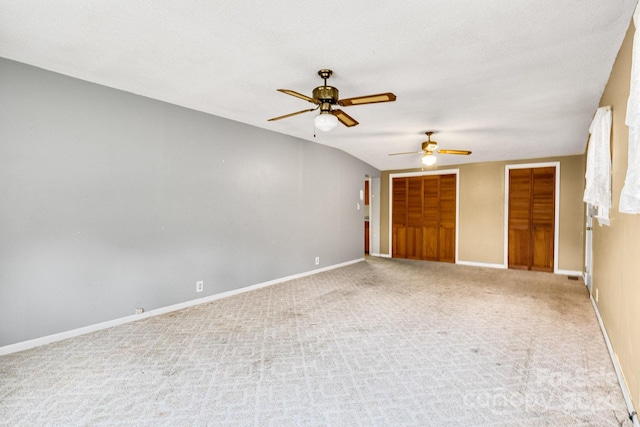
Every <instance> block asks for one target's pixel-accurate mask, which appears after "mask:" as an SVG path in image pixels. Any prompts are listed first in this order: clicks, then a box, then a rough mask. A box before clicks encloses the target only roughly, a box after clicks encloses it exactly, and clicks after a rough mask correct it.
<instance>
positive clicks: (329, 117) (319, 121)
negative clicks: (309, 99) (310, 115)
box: [313, 113, 338, 132]
mask: <svg viewBox="0 0 640 427" xmlns="http://www.w3.org/2000/svg"><path fill="white" fill-rule="evenodd" d="M313 121H314V123H315V126H316V128H317V129H320V130H321V131H323V132H328V131H330V130H331V129H333V128H334V127H336V126H338V118H337V117H336V116H334V115H333V114H331V113H320V114H318V115H317V116H316V118H315V119H314V120H313Z"/></svg>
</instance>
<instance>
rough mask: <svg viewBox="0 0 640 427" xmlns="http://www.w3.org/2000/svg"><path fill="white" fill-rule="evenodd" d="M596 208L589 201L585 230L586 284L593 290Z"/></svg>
mask: <svg viewBox="0 0 640 427" xmlns="http://www.w3.org/2000/svg"><path fill="white" fill-rule="evenodd" d="M594 215H595V208H594V207H593V206H592V205H591V204H589V203H587V209H586V227H585V232H584V284H585V285H586V286H587V288H588V289H589V291H591V285H592V280H593V251H592V246H593V216H594Z"/></svg>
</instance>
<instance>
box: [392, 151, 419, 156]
mask: <svg viewBox="0 0 640 427" xmlns="http://www.w3.org/2000/svg"><path fill="white" fill-rule="evenodd" d="M405 154H424V151H409V152H407V153H393V154H389V155H390V156H404V155H405Z"/></svg>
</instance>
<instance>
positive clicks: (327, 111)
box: [268, 69, 396, 132]
mask: <svg viewBox="0 0 640 427" xmlns="http://www.w3.org/2000/svg"><path fill="white" fill-rule="evenodd" d="M332 74H333V71H331V70H328V69H322V70H320V71H318V75H319V76H320V77H321V78H322V79H324V85H322V86H318V87H317V88H315V89H314V90H313V95H312V97H311V98H310V97H308V96H306V95H303V94H301V93H298V92H295V91H293V90H289V89H278V91H279V92H282V93H286V94H287V95H291V96H295V97H297V98H300V99H304V100H305V101H308V102H311V103H312V104H316V105H317V107H316V108H310V109H308V110H302V111H297V112H295V113H290V114H285V115H284V116H279V117H274V118H272V119H269V120H268V121H270V122H271V121H274V120H280V119H286V118H287V117H291V116H295V115H298V114H302V113H308V112H309V111H315V110H317V109H320V114H318V115H317V116H316V118H315V119H314V123H315V126H316V127H317V128H318V129H320V130H322V131H325V132H326V131H329V130H331V129H333V128H334V127H336V126H337V124H338V121H339V122H340V123H342V124H343V125H345V126H346V127H352V126H356V125H357V124H358V122H357V121H356V120H355V119H354V118H353V117H351V116H349V115H348V114H347V113H345V112H344V111H342V110H337V109H336V110H334V109H332V106H333V105H340V106H342V107H349V106H351V105H362V104H374V103H377V102H390V101H395V100H396V96H395V95H394V94H393V93H391V92H387V93H379V94H376V95H365V96H357V97H355V98H345V99H339V98H338V89H337V88H335V87H333V86H327V79H328V78H329V77H331V75H332Z"/></svg>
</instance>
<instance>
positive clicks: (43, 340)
mask: <svg viewBox="0 0 640 427" xmlns="http://www.w3.org/2000/svg"><path fill="white" fill-rule="evenodd" d="M361 261H364V257H363V258H358V259H354V260H351V261H347V262H343V263H340V264H334V265H330V266H328V267H322V268H318V269H315V270H311V271H307V272H304V273H299V274H294V275H291V276H287V277H282V278H279V279H275V280H270V281H268V282H263V283H258V284H255V285H251V286H246V287H244V288H239V289H234V290H232V291H227V292H221V293H219V294H214V295H209V296H206V297H203V298H197V299H193V300H189V301H185V302H181V303H178V304H173V305H168V306H166V307H160V308H156V309H153V310H149V311H145V312H144V313H140V314H132V315H131V316H125V317H119V318H117V319H113V320H108V321H106V322H101V323H96V324H93V325H89V326H83V327H82V328H77V329H72V330H70V331H64V332H60V333H57V334H52V335H47V336H44V337H39V338H34V339H32V340H28V341H22V342H19V343H15V344H9V345H5V346H3V347H0V356H4V355H6V354H11V353H16V352H18V351H23V350H29V349H31V348H35V347H40V346H43V345H46V344H51V343H54V342H57V341H62V340H66V339H67V338H73V337H77V336H80V335H85V334H88V333H91V332H96V331H100V330H102V329H108V328H113V327H114V326H120V325H124V324H125V323H130V322H135V321H137V320H141V319H146V318H149V317H152V316H159V315H161V314H166V313H170V312H172V311H177V310H182V309H185V308H188V307H193V306H195V305H200V304H204V303H207V302H211V301H215V300H219V299H222V298H227V297H230V296H233V295H238V294H241V293H244V292H250V291H253V290H256V289H260V288H265V287H268V286H273V285H276V284H278V283H282V282H287V281H289V280H294V279H299V278H301V277H306V276H311V275H313V274H317V273H321V272H323V271H329V270H333V269H336V268H340V267H345V266H347V265H350V264H355V263H357V262H361Z"/></svg>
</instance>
